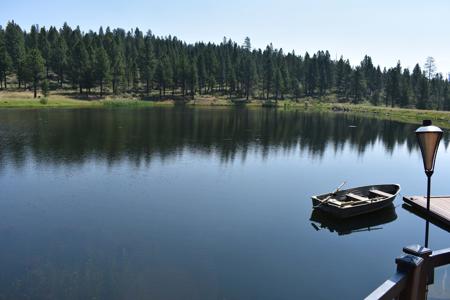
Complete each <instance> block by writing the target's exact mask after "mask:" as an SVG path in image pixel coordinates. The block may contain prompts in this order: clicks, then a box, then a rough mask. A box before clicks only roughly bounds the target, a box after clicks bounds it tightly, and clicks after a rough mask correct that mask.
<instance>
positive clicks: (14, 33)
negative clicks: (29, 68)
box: [5, 22, 25, 88]
mask: <svg viewBox="0 0 450 300" xmlns="http://www.w3.org/2000/svg"><path fill="white" fill-rule="evenodd" d="M5 44H6V49H7V51H8V55H9V57H10V58H11V62H12V67H13V69H14V72H15V74H16V75H17V78H18V83H19V88H20V86H21V82H22V79H23V76H24V68H23V65H24V63H25V41H24V35H23V32H22V29H20V27H19V25H17V24H15V23H14V22H8V24H7V25H6V29H5Z"/></svg>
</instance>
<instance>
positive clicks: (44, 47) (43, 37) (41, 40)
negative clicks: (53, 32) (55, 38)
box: [38, 27, 50, 78]
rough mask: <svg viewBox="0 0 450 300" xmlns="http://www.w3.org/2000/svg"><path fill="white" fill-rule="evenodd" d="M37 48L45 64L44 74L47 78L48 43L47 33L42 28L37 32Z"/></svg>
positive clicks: (48, 63) (48, 66)
mask: <svg viewBox="0 0 450 300" xmlns="http://www.w3.org/2000/svg"><path fill="white" fill-rule="evenodd" d="M38 46H39V47H38V48H39V51H40V52H41V54H42V58H43V59H44V62H45V74H46V77H47V78H48V71H49V69H50V43H49V42H48V38H47V31H45V28H44V27H42V28H41V31H40V32H39V37H38Z"/></svg>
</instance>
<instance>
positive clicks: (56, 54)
mask: <svg viewBox="0 0 450 300" xmlns="http://www.w3.org/2000/svg"><path fill="white" fill-rule="evenodd" d="M50 53H51V54H50V66H51V68H52V69H53V71H54V72H55V73H56V74H57V75H58V82H59V84H60V86H61V87H62V85H63V81H64V72H65V70H66V68H67V53H68V49H67V45H66V42H65V40H64V38H63V37H62V36H60V35H58V36H57V37H56V39H55V41H54V43H53V44H52V45H51V51H50Z"/></svg>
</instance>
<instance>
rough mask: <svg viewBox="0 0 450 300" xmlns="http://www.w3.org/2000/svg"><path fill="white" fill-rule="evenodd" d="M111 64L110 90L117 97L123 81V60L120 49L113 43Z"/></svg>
mask: <svg viewBox="0 0 450 300" xmlns="http://www.w3.org/2000/svg"><path fill="white" fill-rule="evenodd" d="M112 53H113V54H112V56H111V57H110V62H111V76H112V89H113V93H114V94H115V95H117V94H118V93H119V90H120V86H121V84H122V83H123V81H124V75H125V59H124V56H123V50H122V48H121V47H120V46H119V45H118V44H117V42H113V47H112Z"/></svg>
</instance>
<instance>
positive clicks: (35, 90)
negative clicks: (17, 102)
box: [33, 79, 37, 98]
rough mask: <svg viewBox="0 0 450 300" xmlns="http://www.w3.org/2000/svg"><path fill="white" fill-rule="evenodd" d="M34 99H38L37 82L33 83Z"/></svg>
mask: <svg viewBox="0 0 450 300" xmlns="http://www.w3.org/2000/svg"><path fill="white" fill-rule="evenodd" d="M33 90H34V98H37V80H36V79H35V80H34V81H33Z"/></svg>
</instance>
